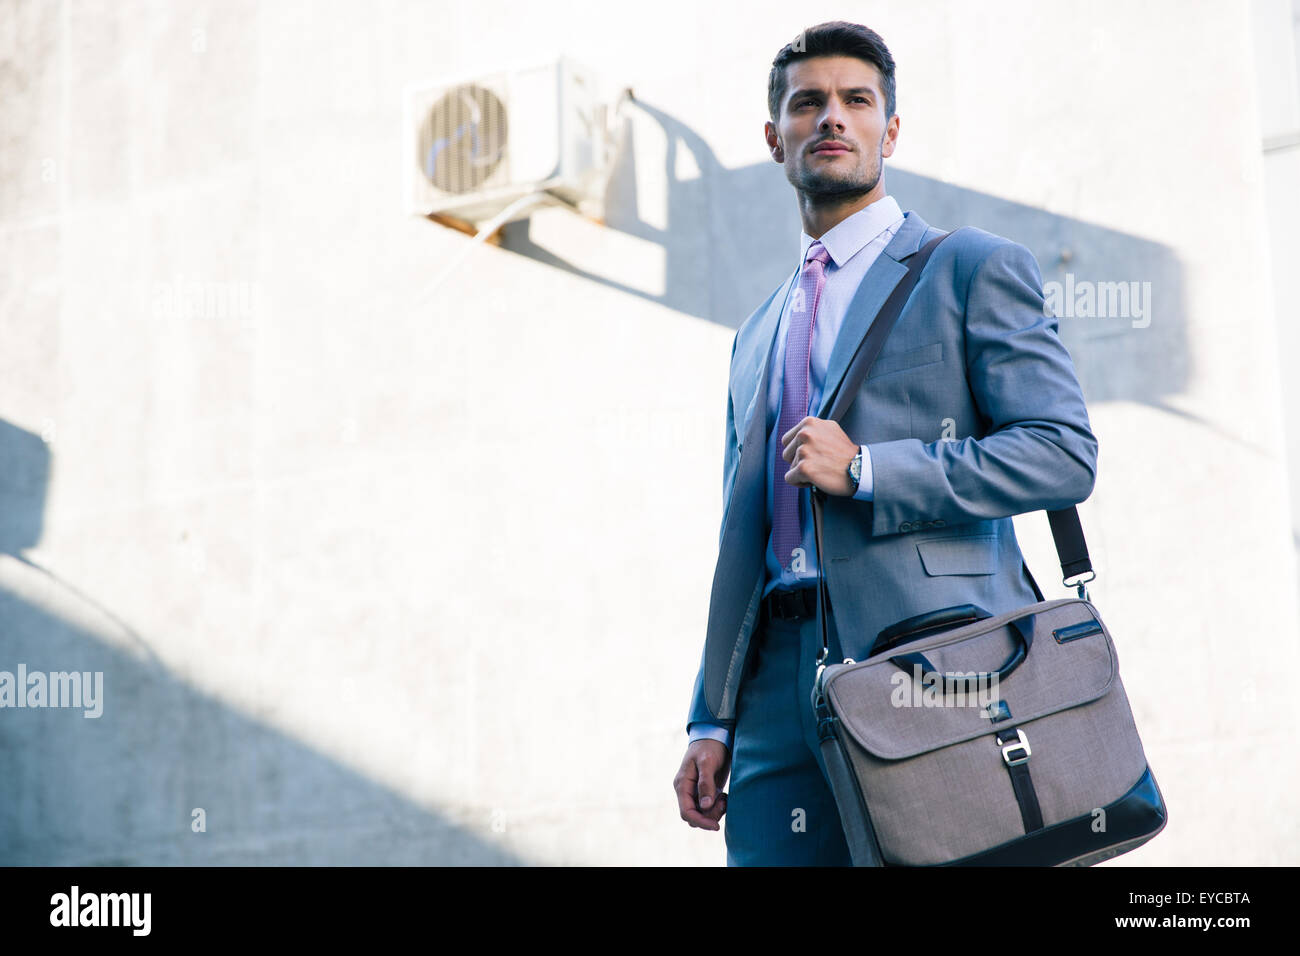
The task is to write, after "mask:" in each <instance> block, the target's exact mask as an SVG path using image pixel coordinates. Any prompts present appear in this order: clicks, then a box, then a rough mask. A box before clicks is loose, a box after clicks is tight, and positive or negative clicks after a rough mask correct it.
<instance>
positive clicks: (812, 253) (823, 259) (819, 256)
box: [803, 242, 831, 268]
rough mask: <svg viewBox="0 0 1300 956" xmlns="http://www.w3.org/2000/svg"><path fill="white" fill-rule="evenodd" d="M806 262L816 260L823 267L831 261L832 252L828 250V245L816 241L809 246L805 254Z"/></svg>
mask: <svg viewBox="0 0 1300 956" xmlns="http://www.w3.org/2000/svg"><path fill="white" fill-rule="evenodd" d="M803 261H804V262H816V263H817V264H818V265H820V266H822V267H823V268H824V267H825V266H826V265H827V264H828V263H829V262H830V261H831V254H830V253H829V252H827V251H826V247H825V246H823V245H822V244H821V242H814V243H813V244H812V245H811V246H809V247H808V254H807V255H806V256H804V260H803Z"/></svg>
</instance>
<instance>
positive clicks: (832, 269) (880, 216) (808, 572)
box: [687, 196, 903, 749]
mask: <svg viewBox="0 0 1300 956" xmlns="http://www.w3.org/2000/svg"><path fill="white" fill-rule="evenodd" d="M902 225H903V212H902V210H901V209H899V206H898V202H897V201H896V200H895V199H894V197H893V196H885V197H884V198H882V199H878V200H876V201H875V202H873V203H872V204H871V205H870V206H866V207H865V208H863V209H859V210H858V211H857V212H855V213H854V214H853V215H851V216H849V217H848V218H847V219H843V220H841V221H840V222H838V223H836V225H835V226H834V227H833V228H831V229H829V230H828V231H827V232H826V234H825V235H823V236H822V237H821V243H822V245H823V246H825V247H826V251H827V252H828V253H830V257H831V264H830V265H829V266H827V269H826V283H825V285H824V286H823V287H822V293H821V298H820V299H819V300H818V302H817V315H816V317H815V320H814V323H813V339H812V350H811V353H810V354H809V359H808V364H809V369H808V408H807V409H806V410H805V414H806V415H813V414H816V410H817V409H818V408H819V407H820V405H821V401H822V392H823V390H824V388H825V384H826V368H827V366H828V365H829V364H830V358H831V350H832V349H833V348H834V347H835V340H836V339H837V338H838V337H839V334H840V327H841V326H842V325H843V324H844V317H845V315H847V314H848V309H849V303H850V302H851V301H852V300H853V296H854V295H855V294H856V293H857V291H858V286H859V285H860V284H861V282H862V279H863V277H864V276H865V275H866V274H867V270H868V269H870V268H871V266H872V264H874V263H875V261H876V257H877V256H879V255H880V253H881V251H882V250H883V249H884V248H885V246H887V245H889V242H890V240H891V239H893V238H894V234H895V233H897V232H898V230H899V227H901V226H902ZM815 241H816V240H814V239H813V238H812V236H810V235H808V234H807V233H806V232H800V234H799V244H800V256H799V261H800V262H801V263H802V262H804V261H805V260H806V258H807V256H808V247H809V246H811V245H812V244H813V242H815ZM797 286H798V282H797V281H796V282H792V283H791V284H790V288H791V290H793V289H794V288H796V287H797ZM792 299H793V296H792V295H790V294H787V296H786V300H785V303H784V304H783V305H782V307H781V320H780V324H779V325H778V327H777V333H776V347H775V348H774V349H773V350H772V366H771V368H770V370H769V374H768V388H767V526H768V528H769V529H770V528H771V527H772V502H773V500H774V498H775V492H774V491H773V472H774V471H775V468H776V460H777V456H778V455H780V454H781V448H782V445H781V436H780V435H778V434H777V429H778V427H779V423H780V421H781V393H782V386H783V381H782V379H783V378H784V371H785V340H786V336H787V334H788V333H789V329H790V303H791V300H792ZM736 424H737V427H739V426H740V424H741V423H740V422H737V423H736ZM789 467H790V466H789V464H788V463H786V469H787V470H788V469H789ZM872 487H873V486H872V474H871V452H870V450H869V448H868V447H867V446H866V445H863V446H862V481H861V483H860V484H859V485H858V490H857V492H856V493H855V494H854V496H853V497H855V498H858V499H861V500H863V501H870V500H871V492H872ZM811 507H812V506H811V504H810V490H809V489H807V488H800V489H799V510H800V514H801V515H802V516H803V521H802V530H803V540H802V542H800V546H801V547H802V548H803V553H804V562H803V564H804V567H803V570H801V571H798V572H796V571H792V570H790V569H789V568H782V567H781V566H780V564H778V563H777V560H776V552H775V550H774V549H773V545H772V536H771V533H770V532H769V534H768V540H767V553H766V562H767V580H766V582H765V584H764V585H763V596H764V597H766V596H767V595H768V594H769V593H770V592H771V591H772V590H773V589H774V588H778V587H779V588H797V587H807V586H808V585H812V586H816V584H817V547H816V542H815V541H814V531H813V527H812V512H811V510H810V509H811ZM687 732H688V734H689V739H690V740H692V741H694V740H699V739H700V738H702V737H708V738H711V739H713V740H720V741H722V742H723V743H724V744H725V745H726V746H727V748H728V749H730V748H731V732H730V731H729V730H727V728H726V727H723V726H720V725H718V724H710V723H705V722H703V721H696V722H695V723H693V724H691V725H690V727H688V728H687Z"/></svg>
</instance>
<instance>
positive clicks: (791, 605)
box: [763, 587, 817, 621]
mask: <svg viewBox="0 0 1300 956" xmlns="http://www.w3.org/2000/svg"><path fill="white" fill-rule="evenodd" d="M763 616H764V617H765V618H769V619H770V618H776V619H777V620H782V621H789V620H795V619H798V618H801V617H816V616H817V589H816V588H815V587H811V588H796V589H795V590H793V591H791V590H786V589H783V588H776V589H775V590H773V591H772V593H771V594H769V595H768V596H767V597H765V598H763Z"/></svg>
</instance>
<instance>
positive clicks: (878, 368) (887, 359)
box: [867, 342, 943, 382]
mask: <svg viewBox="0 0 1300 956" xmlns="http://www.w3.org/2000/svg"><path fill="white" fill-rule="evenodd" d="M942 361H943V343H942V342H931V343H930V344H929V345H920V346H917V347H916V348H914V349H908V350H907V351H905V352H894V353H892V354H889V355H885V354H881V355H879V356H877V357H876V361H875V362H874V363H873V364H872V366H871V371H870V373H868V375H867V381H868V382H870V381H874V380H875V379H877V378H880V377H881V376H884V375H892V374H894V373H895V372H906V371H908V370H909V369H914V368H921V367H922V366H924V365H933V364H935V363H936V362H942Z"/></svg>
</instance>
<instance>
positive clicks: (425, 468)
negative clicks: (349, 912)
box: [0, 0, 1300, 865]
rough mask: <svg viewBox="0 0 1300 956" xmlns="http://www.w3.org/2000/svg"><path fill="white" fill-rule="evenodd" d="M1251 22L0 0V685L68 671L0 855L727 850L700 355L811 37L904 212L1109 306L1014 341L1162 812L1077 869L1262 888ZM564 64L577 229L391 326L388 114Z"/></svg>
mask: <svg viewBox="0 0 1300 956" xmlns="http://www.w3.org/2000/svg"><path fill="white" fill-rule="evenodd" d="M1279 10H1282V11H1283V14H1285V10H1284V9H1283V8H1282V7H1281V6H1279V5H1278V4H1273V5H1272V6H1267V5H1266V6H1264V7H1255V8H1252V7H1248V6H1246V5H1240V4H1235V3H1209V2H1203V3H1191V4H1189V3H1175V2H1172V0H1168V2H1162V3H1151V4H1143V5H1139V6H1136V7H1135V6H1134V5H1131V4H1126V3H1121V2H1118V0H1115V2H1107V3H1101V4H1089V5H1087V6H1086V8H1085V7H1084V6H1083V5H1078V6H1076V7H1072V8H1068V9H1067V8H1062V7H1052V8H1045V5H1042V4H1031V3H1027V2H1025V3H1006V4H1000V5H997V6H996V7H992V8H991V7H990V6H988V5H972V4H965V3H959V2H955V0H954V2H946V0H943V2H929V3H919V4H918V3H914V2H908V3H904V2H889V3H884V4H871V5H858V6H857V7H855V6H854V5H852V4H850V5H849V7H848V8H845V7H844V6H843V5H837V6H834V7H833V8H832V7H831V6H824V7H821V6H819V7H814V8H808V9H802V10H800V11H797V12H795V11H792V10H791V9H790V8H789V7H788V5H783V4H776V3H766V2H763V3H757V4H755V3H744V4H741V3H730V4H718V5H709V6H700V5H698V4H687V3H676V2H671V0H670V2H669V3H668V5H667V6H666V7H665V6H662V5H661V6H660V7H659V8H657V12H656V14H655V15H654V16H650V17H646V16H643V15H641V13H640V11H632V10H630V9H629V11H628V12H627V13H623V12H620V11H619V10H618V9H617V8H611V7H609V6H608V5H602V4H587V5H585V6H581V7H579V8H574V7H572V6H565V7H563V8H560V7H551V6H548V5H517V4H511V3H498V2H481V3H474V4H464V5H449V4H432V5H431V4H420V3H398V2H392V3H382V4H343V3H333V4H322V3H307V2H300V3H288V2H272V3H265V4H254V3H251V2H249V3H230V2H224V3H215V2H214V3H198V2H188V3H162V2H157V3H129V4H125V3H99V4H92V3H74V2H52V0H50V2H40V0H29V2H21V3H16V2H9V3H5V4H3V5H0V102H2V103H3V112H2V113H0V144H2V145H0V336H2V337H0V342H3V345H4V347H3V349H0V456H3V457H0V461H2V462H3V468H2V469H0V545H2V547H0V552H3V553H0V670H11V671H12V670H16V668H17V667H18V665H19V664H23V665H25V666H26V668H27V669H28V670H29V671H37V670H40V671H66V670H79V671H89V672H95V671H102V672H103V674H104V700H103V715H102V716H101V717H99V718H97V719H93V718H92V719H88V718H84V717H83V716H82V715H81V713H80V712H79V711H73V710H68V709H23V710H0V755H2V756H3V757H4V758H6V759H5V766H6V767H7V768H8V772H7V773H6V774H4V775H3V776H0V861H3V862H11V863H59V864H66V863H132V864H139V863H213V862H221V863H236V862H238V863H244V862H248V863H446V862H465V863H485V862H492V863H498V862H499V863H562V864H585V863H619V864H642V863H655V864H663V863H696V864H709V863H719V862H721V861H722V859H723V844H722V839H721V836H720V835H719V834H713V833H704V832H701V831H697V830H691V829H688V828H687V827H686V826H685V825H684V824H683V823H681V822H680V821H679V820H678V818H677V812H676V809H675V801H674V799H673V795H672V792H671V779H672V776H673V773H674V772H675V770H676V767H677V764H678V762H679V760H680V757H681V752H682V749H683V747H684V744H685V733H684V726H683V722H684V718H685V712H686V705H687V701H688V698H689V692H690V689H691V682H692V680H693V678H694V673H695V668H696V665H697V664H698V661H699V652H700V646H701V642H702V640H703V633H704V624H705V617H706V611H707V601H708V591H709V583H710V579H711V574H712V569H713V562H714V559H715V555H716V547H717V529H718V522H719V520H720V505H721V487H720V485H721V482H720V477H721V450H722V449H721V443H722V425H723V414H724V412H725V408H726V392H725V388H726V386H725V382H726V371H727V361H728V356H729V350H730V345H731V340H732V334H733V330H734V328H735V327H736V326H737V325H738V324H739V323H740V322H741V321H742V320H743V319H744V317H745V316H746V315H747V314H748V313H749V312H750V311H751V310H752V309H753V307H754V306H755V305H756V304H757V303H758V302H759V301H760V300H761V299H762V298H763V296H764V295H766V293H767V292H768V291H769V290H770V288H771V287H772V286H773V285H774V284H775V283H776V282H777V281H778V280H779V279H780V278H781V277H782V275H783V274H784V273H785V272H786V271H787V270H788V269H789V268H792V267H793V265H794V257H795V256H796V255H797V249H798V244H797V238H798V234H799V222H798V219H797V216H796V213H795V206H794V201H793V195H792V193H791V190H790V188H789V186H788V184H787V183H786V182H785V180H784V178H783V176H782V175H781V171H780V169H779V168H778V167H776V166H775V165H773V164H772V163H771V162H770V160H769V159H768V157H767V153H766V150H765V147H764V145H763V142H762V137H761V129H762V123H763V120H764V119H765V118H766V116H765V82H766V75H767V68H768V65H769V63H770V60H771V57H772V56H773V55H774V53H775V52H776V50H777V49H778V48H779V47H780V46H781V45H782V44H783V43H785V42H786V41H787V40H788V39H790V38H791V37H793V36H794V34H795V33H796V32H797V31H798V30H799V29H801V28H803V27H805V26H809V25H811V24H813V23H816V22H819V21H821V20H824V19H830V18H832V17H841V16H843V17H859V18H863V19H865V20H866V22H868V23H869V24H870V25H872V26H873V27H874V28H876V29H877V30H879V31H880V32H881V33H882V34H883V35H884V37H885V38H886V40H887V41H888V42H889V43H890V45H891V48H892V49H893V51H894V54H895V56H896V58H897V60H898V62H899V64H900V67H899V111H900V113H901V115H902V117H903V121H902V133H901V139H900V147H899V149H898V151H897V153H896V154H895V157H894V159H893V161H892V164H891V165H890V166H889V167H888V168H889V171H888V173H887V176H886V181H887V183H888V184H889V187H890V189H891V191H892V192H893V193H894V194H895V195H897V196H898V197H899V200H900V202H901V203H902V204H903V206H904V208H914V209H916V210H917V211H919V212H920V213H922V214H923V215H925V216H926V218H927V219H929V220H930V221H931V222H934V223H935V224H937V225H941V226H944V227H953V226H957V225H961V224H965V223H970V224H975V225H980V226H983V227H984V228H987V229H991V230H993V231H996V232H1000V233H1002V234H1005V235H1008V236H1011V237H1013V238H1016V239H1018V240H1020V241H1022V242H1025V243H1026V244H1028V245H1030V246H1031V248H1032V249H1033V250H1034V252H1035V253H1036V254H1037V256H1038V258H1039V262H1040V263H1041V265H1042V271H1043V277H1044V279H1045V280H1047V281H1064V280H1065V276H1066V274H1067V273H1072V274H1073V275H1074V276H1075V277H1076V278H1084V279H1087V280H1089V281H1128V280H1139V281H1150V282H1152V290H1153V291H1152V300H1151V301H1152V312H1151V315H1150V321H1149V323H1148V324H1146V325H1144V326H1141V327H1139V325H1138V324H1137V323H1135V322H1133V321H1131V320H1129V319H1127V318H1120V319H1115V318H1111V319H1083V318H1075V319H1064V318H1063V319H1062V321H1061V329H1062V335H1063V336H1064V337H1065V339H1066V342H1067V344H1068V345H1069V347H1070V349H1071V352H1072V354H1073V355H1074V357H1075V360H1076V363H1077V365H1078V369H1079V373H1080V378H1081V380H1082V382H1083V384H1084V389H1085V392H1086V393H1087V395H1088V398H1089V402H1090V411H1091V414H1092V419H1093V424H1094V427H1095V431H1096V433H1097V435H1098V437H1099V440H1100V447H1101V451H1100V463H1099V464H1100V471H1099V476H1098V481H1097V487H1096V491H1095V493H1094V495H1093V497H1092V499H1091V500H1090V501H1089V502H1088V503H1087V504H1085V505H1084V506H1083V509H1082V514H1083V520H1084V526H1085V530H1086V531H1087V534H1088V537H1089V542H1090V544H1091V545H1092V549H1093V554H1094V561H1095V563H1096V564H1097V567H1098V580H1097V581H1096V582H1095V585H1094V586H1093V588H1092V591H1093V597H1094V599H1095V600H1096V601H1097V603H1098V605H1099V606H1100V607H1101V608H1102V609H1103V611H1104V613H1105V615H1106V620H1107V623H1108V625H1109V626H1110V628H1111V629H1112V631H1113V632H1114V634H1115V635H1116V640H1117V644H1118V647H1119V652H1120V655H1121V660H1122V666H1123V675H1124V680H1125V685H1126V688H1127V690H1128V693H1129V696H1130V699H1131V700H1132V702H1133V705H1134V710H1135V713H1136V716H1137V720H1138V725H1139V727H1140V729H1141V730H1142V733H1143V739H1144V742H1145V744H1146V748H1147V753H1148V756H1149V759H1150V762H1151V765H1152V767H1153V769H1154V771H1155V773H1156V776H1157V779H1158V780H1159V782H1160V785H1161V787H1162V789H1163V791H1164V793H1165V796H1166V798H1167V800H1168V803H1169V806H1170V815H1171V820H1170V823H1169V826H1168V828H1167V830H1166V832H1165V833H1164V834H1163V835H1162V836H1161V837H1159V838H1158V839H1157V840H1155V841H1153V842H1152V843H1151V844H1149V845H1148V846H1147V847H1144V848H1142V849H1141V850H1139V851H1136V852H1134V853H1132V854H1129V855H1128V856H1125V857H1123V858H1121V859H1119V860H1117V861H1114V863H1113V864H1110V865H1127V864H1130V863H1132V864H1187V863H1216V864H1251V863H1296V862H1300V850H1298V848H1300V834H1298V833H1297V824H1296V822H1295V821H1296V820H1297V819H1298V818H1300V813H1297V811H1298V810H1300V797H1298V796H1297V793H1298V792H1300V788H1297V786H1296V783H1297V780H1296V771H1295V761H1294V759H1292V755H1293V746H1292V740H1293V737H1294V734H1295V731H1296V730H1297V711H1296V704H1295V701H1294V697H1293V695H1292V693H1291V691H1290V688H1289V686H1288V685H1287V683H1286V681H1284V680H1276V679H1275V678H1276V676H1277V675H1279V674H1283V675H1284V674H1288V673H1292V672H1294V670H1295V667H1296V664H1297V660H1296V658H1297V641H1296V638H1297V634H1298V628H1297V619H1296V568H1295V557H1294V547H1293V542H1292V534H1291V529H1292V527H1293V518H1292V514H1291V508H1290V504H1289V498H1288V487H1289V485H1288V476H1287V471H1286V435H1287V425H1288V422H1287V420H1286V419H1285V418H1284V415H1283V409H1284V405H1283V399H1282V386H1281V381H1280V380H1281V379H1282V377H1283V376H1281V375H1280V374H1279V369H1280V365H1279V341H1284V340H1280V338H1279V335H1278V328H1279V324H1278V319H1279V317H1284V315H1285V314H1286V305H1287V301H1288V300H1287V299H1285V298H1282V297H1280V296H1279V292H1280V290H1282V289H1284V288H1285V283H1286V279H1287V278H1289V273H1288V272H1287V267H1288V265H1289V261H1290V260H1285V261H1282V262H1275V261H1273V260H1272V256H1273V254H1274V251H1275V245H1276V243H1277V242H1278V241H1280V240H1279V239H1278V237H1279V236H1280V237H1282V240H1284V239H1285V235H1286V232H1287V227H1288V226H1290V225H1292V223H1293V221H1294V220H1293V218H1288V217H1283V218H1282V219H1280V220H1279V219H1276V218H1275V219H1273V220H1270V218H1269V209H1270V202H1269V201H1268V199H1267V197H1268V196H1271V195H1274V193H1272V192H1271V191H1272V190H1273V189H1279V190H1286V189H1289V190H1291V195H1294V191H1295V188H1296V186H1295V182H1296V181H1295V179H1294V177H1293V175H1292V173H1291V172H1289V171H1286V170H1281V171H1279V170H1278V168H1277V167H1278V164H1275V163H1273V162H1272V160H1271V159H1270V161H1269V163H1270V165H1269V166H1268V168H1267V170H1266V168H1265V162H1264V159H1263V156H1264V153H1263V147H1262V145H1261V144H1262V141H1263V138H1264V136H1265V128H1266V123H1265V119H1264V117H1265V116H1266V113H1267V103H1268V102H1270V101H1269V100H1268V96H1267V95H1266V93H1265V92H1262V90H1264V89H1266V88H1267V89H1271V88H1272V87H1271V86H1270V85H1269V84H1272V83H1275V82H1292V83H1294V80H1295V78H1294V73H1292V75H1291V76H1290V78H1289V80H1288V77H1287V75H1286V73H1285V68H1279V67H1277V66H1276V64H1277V63H1278V62H1279V61H1278V59H1277V58H1278V56H1279V55H1282V54H1280V53H1279V52H1278V51H1279V50H1281V51H1283V52H1285V50H1286V48H1285V46H1284V45H1283V46H1279V47H1276V48H1273V47H1269V48H1268V49H1263V47H1262V46H1261V42H1260V41H1259V39H1258V37H1259V35H1260V34H1261V31H1260V29H1259V27H1258V22H1259V21H1261V20H1263V21H1265V22H1273V21H1275V20H1276V17H1277V16H1278V11H1279ZM634 12H635V13H637V15H635V16H634V15H633V13H634ZM1270 18H1273V20H1270ZM1263 32H1265V33H1267V32H1268V31H1267V30H1266V31H1263ZM1261 50H1262V52H1261ZM559 53H568V54H571V55H573V56H575V57H577V58H578V59H580V60H581V61H583V62H584V63H586V64H588V65H589V66H591V67H592V68H594V69H595V70H596V71H598V72H599V73H600V74H601V75H602V76H604V77H605V78H606V79H607V81H608V82H609V83H610V84H611V85H612V86H615V87H620V86H624V85H628V86H632V87H633V88H634V90H635V92H636V96H637V102H636V104H634V105H631V106H629V107H628V108H627V109H626V110H625V116H626V122H627V126H626V129H625V131H624V132H625V139H624V148H623V152H622V153H621V155H620V159H619V163H618V167H617V170H616V173H615V176H614V178H613V180H612V182H611V185H610V194H609V210H608V212H607V216H606V220H607V225H606V226H604V227H601V226H597V225H595V224H593V223H590V222H586V221H584V220H580V219H576V218H574V217H572V216H571V215H569V214H567V213H565V212H564V211H562V210H554V209H552V210H545V211H543V212H540V213H539V214H538V215H537V216H536V217H534V218H533V219H532V220H531V221H530V222H528V223H520V224H516V225H514V226H512V227H510V228H509V229H508V230H507V233H506V242H505V244H504V247H502V248H491V247H487V248H478V249H475V250H473V252H472V254H470V255H468V256H467V257H466V258H465V259H464V261H463V264H462V266H461V267H460V268H459V269H457V270H456V271H455V272H454V273H453V274H452V276H451V277H450V278H449V279H448V280H447V281H446V282H444V283H443V284H442V285H440V286H439V287H437V288H436V289H430V288H429V287H428V285H429V281H430V278H431V276H433V275H435V274H436V273H437V272H438V271H439V270H440V268H441V266H442V265H443V264H444V263H446V262H447V261H449V257H452V256H454V255H456V254H457V253H458V252H460V251H461V250H462V249H464V246H465V243H466V242H467V241H468V240H467V239H466V237H465V236H463V235H460V234H458V233H455V232H452V231H449V230H446V229H443V228H441V227H438V226H435V225H433V224H431V223H429V222H426V221H423V220H418V219H411V218H408V217H407V216H406V215H405V214H404V212H403V209H402V202H401V192H400V186H401V177H400V168H399V163H400V155H401V137H402V126H401V124H402V115H401V91H402V89H403V87H404V86H405V85H406V84H408V83H411V82H415V81H419V80H423V79H428V78H431V77H437V76H438V75H440V74H456V73H463V72H466V71H470V70H475V69H480V68H481V69H483V70H485V71H486V70H490V69H492V68H494V67H496V66H498V65H501V64H509V63H515V62H519V61H525V60H536V59H540V58H543V57H545V56H547V55H550V54H559ZM1259 64H1263V66H1262V67H1259ZM1257 67H1258V68H1257ZM1257 76H1260V77H1264V78H1265V79H1263V80H1260V81H1257ZM1267 115H1272V114H1267ZM1269 128H1271V127H1269ZM1269 155H1272V154H1269ZM1266 190H1268V191H1266ZM1270 223H1271V225H1272V227H1273V231H1272V233H1270ZM1271 237H1272V239H1271ZM1291 313H1292V314H1293V313H1294V310H1293V309H1291ZM1283 326H1285V323H1283ZM1286 347H1287V348H1288V349H1291V351H1290V352H1289V353H1287V354H1283V355H1281V358H1282V360H1283V362H1285V361H1286V359H1287V358H1288V356H1293V355H1294V354H1295V352H1294V344H1293V343H1291V344H1288V345H1287V346H1286ZM1017 526H1018V529H1019V531H1020V535H1021V538H1022V540H1023V541H1024V542H1025V544H1026V548H1027V551H1028V553H1029V560H1030V562H1031V566H1032V567H1034V568H1035V570H1036V572H1037V575H1038V577H1039V579H1040V581H1042V582H1043V583H1044V585H1045V586H1048V585H1049V584H1051V583H1052V582H1053V581H1054V575H1053V573H1052V567H1053V563H1054V561H1053V556H1052V553H1051V546H1050V539H1049V537H1048V536H1047V533H1046V521H1045V519H1043V517H1042V516H1041V515H1036V516H1035V515H1030V516H1024V517H1022V518H1020V519H1017ZM1051 590H1052V593H1053V594H1055V595H1060V594H1063V593H1064V592H1063V590H1062V589H1061V588H1060V587H1059V586H1056V587H1054V588H1051ZM1264 661H1267V662H1268V664H1269V668H1268V670H1265V669H1264V665H1263V663H1262V662H1264ZM196 808H201V809H202V810H203V811H204V819H205V824H206V829H205V830H204V831H203V832H195V831H194V829H193V822H192V821H193V819H194V811H195V809H196Z"/></svg>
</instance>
